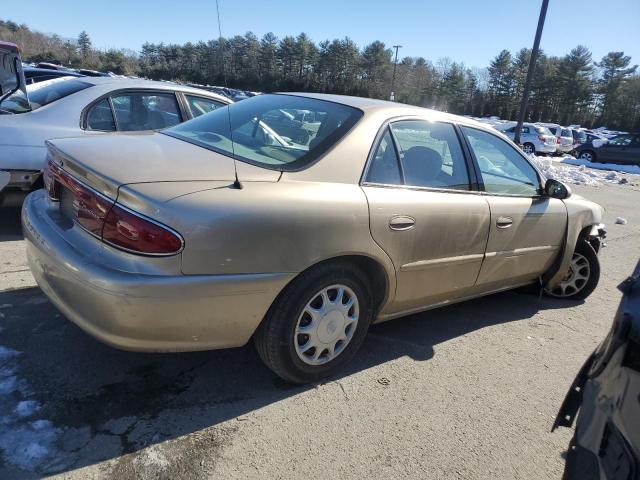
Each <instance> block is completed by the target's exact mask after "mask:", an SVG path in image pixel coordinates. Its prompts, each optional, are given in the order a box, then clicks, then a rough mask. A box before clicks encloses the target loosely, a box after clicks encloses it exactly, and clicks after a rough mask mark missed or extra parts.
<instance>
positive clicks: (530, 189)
mask: <svg viewBox="0 0 640 480" xmlns="http://www.w3.org/2000/svg"><path fill="white" fill-rule="evenodd" d="M461 128H462V131H463V132H464V135H465V137H466V138H467V140H468V142H469V145H470V147H471V150H472V151H473V153H474V155H475V157H476V160H477V162H478V165H479V167H480V174H481V176H482V181H483V183H484V189H485V191H487V192H490V193H497V194H502V195H521V196H535V195H537V194H538V190H539V188H540V180H539V178H538V174H537V172H536V170H535V169H534V168H533V167H532V166H531V164H530V163H529V162H527V161H526V160H525V159H524V158H523V157H522V156H521V155H520V154H519V153H518V152H517V150H515V149H514V148H513V147H512V146H511V145H509V144H508V143H507V142H505V141H504V140H502V139H501V138H499V137H496V136H495V135H491V134H490V133H487V132H484V131H482V130H477V129H475V128H469V127H461Z"/></svg>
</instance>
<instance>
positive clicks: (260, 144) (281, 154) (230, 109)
mask: <svg viewBox="0 0 640 480" xmlns="http://www.w3.org/2000/svg"><path fill="white" fill-rule="evenodd" d="M360 117H362V112H361V111H360V110H358V109H355V108H353V107H349V106H347V105H342V104H339V103H334V102H327V101H325V100H318V99H315V98H308V97H298V96H295V95H275V94H267V95H258V96H255V97H251V98H249V99H247V100H243V101H242V102H238V103H233V104H231V105H229V106H225V107H222V108H217V109H216V110H214V111H213V112H210V113H209V114H207V115H202V116H200V117H198V118H194V119H193V120H189V121H188V122H185V123H182V124H180V125H177V126H175V127H172V128H170V129H168V130H166V131H164V132H163V133H165V134H166V135H170V136H172V137H175V138H178V139H180V140H184V141H186V142H190V143H194V144H196V145H199V146H201V147H203V148H207V149H210V150H214V151H217V152H220V153H222V154H226V155H230V156H233V157H235V158H238V159H239V160H244V161H247V162H248V163H252V164H255V165H258V166H261V167H265V168H271V169H274V170H289V171H291V170H299V169H301V168H305V167H306V166H308V165H310V164H311V163H313V162H314V161H315V160H316V159H317V158H319V157H320V156H321V155H322V154H324V153H325V152H326V151H327V150H329V149H330V148H331V147H332V146H333V145H335V144H336V143H337V142H338V141H339V140H340V139H341V138H342V137H344V135H345V134H346V133H347V132H348V131H349V130H350V129H351V127H353V125H355V124H356V122H357V121H358V120H359V119H360Z"/></svg>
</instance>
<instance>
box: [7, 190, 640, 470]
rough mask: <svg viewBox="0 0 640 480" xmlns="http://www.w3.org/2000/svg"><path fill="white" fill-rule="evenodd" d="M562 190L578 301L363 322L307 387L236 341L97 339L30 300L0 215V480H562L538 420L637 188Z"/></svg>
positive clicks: (590, 327) (14, 229)
mask: <svg viewBox="0 0 640 480" xmlns="http://www.w3.org/2000/svg"><path fill="white" fill-rule="evenodd" d="M574 190H575V191H577V192H578V193H580V194H582V195H584V196H586V197H588V198H590V199H592V200H595V201H597V202H599V203H601V204H602V205H604V206H605V207H606V208H607V213H606V216H605V222H606V224H607V227H608V231H609V238H608V241H607V243H608V247H607V248H605V249H603V251H602V253H601V262H602V277H601V281H600V285H599V286H598V288H597V289H596V291H595V292H594V294H593V295H592V296H591V297H590V298H588V299H587V301H586V302H584V303H576V302H563V301H558V300H554V299H549V298H543V299H542V300H540V301H539V300H538V298H537V297H536V296H535V295H531V294H527V293H523V292H519V291H517V292H507V293H502V294H497V295H493V296H490V297H485V298H482V299H478V300H473V301H469V302H467V303H463V304H459V305H454V306H450V307H446V308H442V309H439V310H434V311H431V312H428V313H423V314H419V315H413V316H410V317H407V318H404V319H401V320H396V321H393V322H389V323H385V324H382V325H378V326H374V327H373V328H372V330H371V332H370V335H369V336H368V339H367V340H366V342H365V344H364V346H363V348H362V350H361V352H360V353H359V354H358V356H357V358H356V359H355V361H354V362H353V365H351V367H350V368H349V369H348V370H347V371H345V372H343V374H342V375H340V376H339V377H337V378H334V379H332V380H330V381H328V382H326V383H323V384H319V385H314V386H308V387H290V386H287V385H284V384H283V383H282V382H280V381H278V380H277V379H276V378H275V377H274V375H273V374H272V373H271V372H270V371H268V370H267V369H266V368H265V367H264V366H263V365H262V364H261V363H260V361H259V359H258V358H257V355H256V354H255V352H254V351H253V349H252V348H251V347H250V346H247V347H245V348H241V349H235V350H227V351H217V352H199V353H189V354H166V355H157V354H136V353H127V352H121V351H117V350H114V349H111V348H109V347H106V346H104V345H102V344H100V343H98V342H97V341H95V340H93V339H92V338H90V337H89V336H87V335H86V334H84V333H83V332H82V331H80V330H79V329H78V328H77V327H76V326H75V325H73V324H72V323H70V322H68V321H67V320H65V319H64V318H63V317H62V316H61V315H60V314H59V313H58V312H57V310H56V309H55V308H54V307H53V306H52V305H51V304H50V303H49V302H48V301H47V300H46V298H45V297H44V296H43V295H42V294H41V293H40V291H39V290H38V288H37V287H35V285H34V282H33V279H32V277H31V276H30V274H29V272H28V268H27V266H26V260H25V256H24V242H23V241H22V237H21V234H20V228H19V222H18V218H17V212H16V211H3V212H0V449H2V451H3V455H2V456H1V458H0V478H11V479H21V478H35V477H41V476H44V475H54V474H55V475H58V476H59V477H60V478H74V479H85V478H118V479H123V480H124V479H129V478H187V479H188V478H224V479H234V478H238V479H245V478H300V477H304V478H307V477H311V478H316V479H323V478H355V477H364V478H406V479H409V478H415V479H432V478H433V479H440V478H464V479H486V478H505V479H507V478H508V479H516V478H517V479H541V478H550V479H551V478H560V476H561V473H562V469H563V462H564V459H563V456H564V453H565V451H566V447H567V444H568V442H569V438H570V435H571V432H570V431H568V430H566V429H564V430H562V431H558V432H555V433H553V434H552V433H550V432H549V430H550V427H551V424H552V422H553V419H554V415H555V413H556V412H557V410H558V408H559V406H560V403H561V401H562V398H563V397H564V394H565V392H566V390H567V388H568V386H569V385H570V383H571V381H572V379H573V377H574V375H575V374H576V373H577V370H578V369H579V367H580V365H581V364H582V362H583V361H584V360H585V358H586V357H587V355H588V354H589V353H590V351H591V350H592V349H593V348H594V347H595V346H596V345H597V343H599V341H600V340H601V339H602V338H603V337H604V335H605V334H606V332H607V330H608V328H609V326H610V323H611V320H612V316H613V313H614V311H615V309H616V306H617V303H618V301H619V299H620V294H619V292H618V291H617V290H616V285H618V284H619V283H620V282H621V281H622V280H623V279H624V278H625V277H626V276H627V275H628V274H629V273H630V272H631V270H632V268H633V266H634V265H635V262H636V261H637V259H638V255H639V253H640V252H639V248H638V247H639V246H640V209H638V208H637V205H639V204H640V191H639V190H638V189H637V188H635V187H633V186H629V185H627V186H616V185H605V186H601V187H598V188H594V187H575V188H574ZM619 216H620V217H625V218H626V219H627V220H628V224H627V225H616V224H614V222H615V219H616V217H619Z"/></svg>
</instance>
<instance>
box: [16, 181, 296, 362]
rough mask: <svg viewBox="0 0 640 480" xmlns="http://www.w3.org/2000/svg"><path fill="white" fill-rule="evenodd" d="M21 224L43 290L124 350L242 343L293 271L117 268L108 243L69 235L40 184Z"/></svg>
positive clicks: (72, 317)
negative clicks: (88, 244)
mask: <svg viewBox="0 0 640 480" xmlns="http://www.w3.org/2000/svg"><path fill="white" fill-rule="evenodd" d="M22 224H23V230H24V235H25V240H26V244H27V257H28V260H29V267H30V268H31V272H32V273H33V276H34V277H35V279H36V282H37V283H38V285H39V286H40V288H42V290H43V292H44V293H45V294H46V295H47V297H49V299H50V300H51V301H52V302H53V303H54V304H55V305H56V306H57V307H58V308H59V309H60V311H61V312H62V313H63V314H64V315H65V316H66V317H67V318H69V319H70V320H71V321H73V322H74V323H76V324H77V325H78V326H79V327H80V328H82V329H83V330H85V331H86V332H87V333H89V334H90V335H92V336H94V337H96V338H97V339H98V340H100V341H102V342H104V343H107V344H109V345H111V346H114V347H117V348H121V349H125V350H134V351H156V352H157V351H192V350H208V349H216V348H226V347H236V346H241V345H244V344H245V343H246V342H247V341H248V340H249V339H250V338H251V335H252V334H253V332H254V331H255V329H256V328H257V326H258V325H259V323H260V321H261V320H262V318H263V317H264V315H265V313H266V312H267V310H268V309H269V307H270V305H271V303H272V302H273V300H274V299H275V298H276V296H277V295H278V293H279V292H280V291H281V290H282V288H284V286H285V285H286V284H287V283H288V282H289V280H290V279H291V278H292V277H293V276H294V274H292V273H272V274H241V275H181V274H176V275H167V274H149V273H138V272H140V271H143V270H144V269H143V268H142V267H140V268H137V269H136V266H135V264H130V265H129V267H128V270H127V271H123V270H118V269H115V268H114V267H113V265H114V264H117V263H118V262H117V261H113V262H112V261H110V260H111V259H110V258H109V255H110V250H112V249H111V248H110V247H106V246H103V245H102V244H101V243H100V242H99V241H97V240H96V239H93V238H90V239H89V238H88V239H87V241H92V242H94V243H95V245H94V248H93V250H92V251H88V250H87V249H80V248H77V245H74V244H72V242H70V241H69V238H68V232H66V231H65V230H64V228H63V227H62V226H61V225H60V224H59V222H58V219H57V218H56V215H55V212H54V211H52V207H51V205H50V204H49V202H48V200H47V199H46V196H45V192H44V191H43V190H40V191H37V192H34V193H33V194H31V195H29V196H28V197H27V199H26V200H25V202H24V204H23V208H22ZM87 237H88V234H87ZM115 255H122V253H121V252H119V253H117V254H114V256H115ZM127 255H129V254H127ZM130 256H131V257H133V259H134V260H133V261H134V262H144V261H149V259H147V258H145V257H139V256H135V255H130ZM114 260H115V258H114Z"/></svg>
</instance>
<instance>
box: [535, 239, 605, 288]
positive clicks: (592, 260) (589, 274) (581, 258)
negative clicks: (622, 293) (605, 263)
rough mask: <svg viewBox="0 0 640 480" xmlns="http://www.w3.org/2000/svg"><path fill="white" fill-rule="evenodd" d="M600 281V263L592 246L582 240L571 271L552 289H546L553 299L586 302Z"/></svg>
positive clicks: (574, 254)
mask: <svg viewBox="0 0 640 480" xmlns="http://www.w3.org/2000/svg"><path fill="white" fill-rule="evenodd" d="M599 279H600V261H599V260H598V255H597V254H596V251H595V250H594V249H593V247H592V246H591V244H590V243H589V242H587V241H586V240H580V241H579V242H578V244H577V245H576V249H575V251H574V252H573V257H572V258H571V264H570V266H569V271H568V272H567V274H566V275H565V277H564V278H563V279H562V281H561V282H560V283H559V284H558V285H557V286H555V287H554V288H552V289H545V293H546V294H547V295H549V296H551V297H557V298H568V299H571V300H584V299H585V298H587V297H588V296H589V295H591V293H592V292H593V291H594V290H595V288H596V286H597V285H598V280H599Z"/></svg>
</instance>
